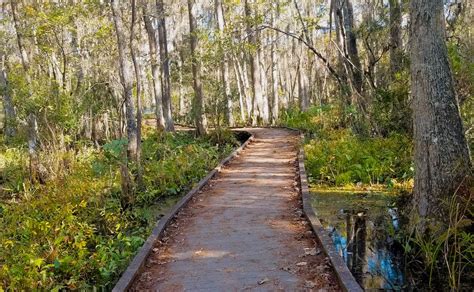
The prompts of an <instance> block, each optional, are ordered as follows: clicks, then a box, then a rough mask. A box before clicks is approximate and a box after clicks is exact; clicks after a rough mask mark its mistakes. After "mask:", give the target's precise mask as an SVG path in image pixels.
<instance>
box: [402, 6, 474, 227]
mask: <svg viewBox="0 0 474 292" xmlns="http://www.w3.org/2000/svg"><path fill="white" fill-rule="evenodd" d="M410 11H411V29H410V53H411V68H410V69H411V90H412V94H413V116H414V117H413V122H414V139H415V187H414V206H415V207H416V210H417V212H418V214H419V215H420V216H421V217H437V218H439V219H442V220H443V219H444V220H445V219H446V217H445V216H444V215H446V209H445V208H444V207H443V205H442V200H443V199H445V198H447V197H449V196H452V195H453V194H454V193H455V192H456V189H457V188H458V187H459V186H460V185H461V184H462V183H463V180H464V179H465V178H466V176H467V175H468V174H469V172H470V168H471V161H470V154H469V148H468V146H467V142H466V137H465V136H464V131H463V126H462V121H461V117H460V113H459V105H458V102H457V99H456V94H455V91H454V84H453V79H452V75H451V70H450V68H449V62H448V54H447V48H446V43H445V34H446V31H445V20H444V12H443V1H442V0H412V1H411V4H410Z"/></svg>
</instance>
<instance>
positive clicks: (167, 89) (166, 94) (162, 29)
mask: <svg viewBox="0 0 474 292" xmlns="http://www.w3.org/2000/svg"><path fill="white" fill-rule="evenodd" d="M156 8H157V12H158V39H159V43H160V61H161V85H162V86H161V91H162V92H163V115H164V118H165V123H166V124H165V125H166V131H169V132H173V131H174V122H173V111H172V106H171V80H170V62H169V56H168V39H167V35H166V18H165V7H164V4H163V0H157V1H156Z"/></svg>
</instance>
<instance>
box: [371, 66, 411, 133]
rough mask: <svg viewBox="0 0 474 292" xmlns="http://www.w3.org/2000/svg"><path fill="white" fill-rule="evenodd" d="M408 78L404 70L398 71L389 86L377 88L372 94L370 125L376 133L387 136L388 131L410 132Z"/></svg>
mask: <svg viewBox="0 0 474 292" xmlns="http://www.w3.org/2000/svg"><path fill="white" fill-rule="evenodd" d="M408 80H409V76H408V75H407V73H406V72H404V73H399V74H397V76H396V80H395V81H394V82H393V84H392V86H391V87H390V88H387V89H379V90H377V92H376V93H375V94H374V100H373V103H372V107H371V125H372V128H373V129H374V132H376V133H377V134H379V135H382V136H387V135H389V134H390V133H405V134H411V133H412V118H411V117H412V112H411V108H410V105H409V92H408V89H409V88H410V86H409V84H408Z"/></svg>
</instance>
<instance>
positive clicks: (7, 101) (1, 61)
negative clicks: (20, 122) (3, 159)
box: [0, 51, 17, 140]
mask: <svg viewBox="0 0 474 292" xmlns="http://www.w3.org/2000/svg"><path fill="white" fill-rule="evenodd" d="M5 63H6V56H5V55H4V54H3V52H1V51H0V93H1V95H2V96H3V111H4V114H5V122H4V131H5V137H6V139H7V140H9V139H11V138H13V137H14V136H15V135H16V130H17V129H16V111H15V107H14V105H13V100H12V96H11V92H10V87H9V85H8V75H7V70H6V65H5Z"/></svg>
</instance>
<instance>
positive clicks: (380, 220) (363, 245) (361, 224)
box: [312, 191, 405, 290]
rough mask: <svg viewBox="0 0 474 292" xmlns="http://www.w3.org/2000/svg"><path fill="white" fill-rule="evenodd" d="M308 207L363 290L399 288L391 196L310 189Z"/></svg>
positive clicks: (401, 280) (396, 221)
mask: <svg viewBox="0 0 474 292" xmlns="http://www.w3.org/2000/svg"><path fill="white" fill-rule="evenodd" d="M312 198H313V200H312V206H313V208H314V210H315V213H316V215H317V216H318V218H319V219H320V221H321V223H322V224H323V226H324V227H325V228H326V229H327V230H328V231H329V234H330V236H331V238H332V240H333V244H334V246H335V247H336V250H337V251H338V252H339V254H340V255H341V256H342V257H343V258H344V261H345V262H346V264H347V266H348V267H349V270H350V271H351V272H352V274H353V275H354V277H355V279H356V280H357V282H359V284H360V285H361V286H362V287H363V288H364V289H365V290H378V289H387V290H401V289H403V288H404V286H405V277H404V274H403V272H402V271H403V265H402V264H403V254H402V253H401V252H400V251H399V248H395V246H394V241H393V237H394V235H395V233H396V232H397V230H398V229H399V228H400V226H399V219H398V217H397V209H396V208H395V207H394V204H393V202H394V199H395V198H394V196H393V195H388V194H383V193H352V192H328V191H313V192H312Z"/></svg>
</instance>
